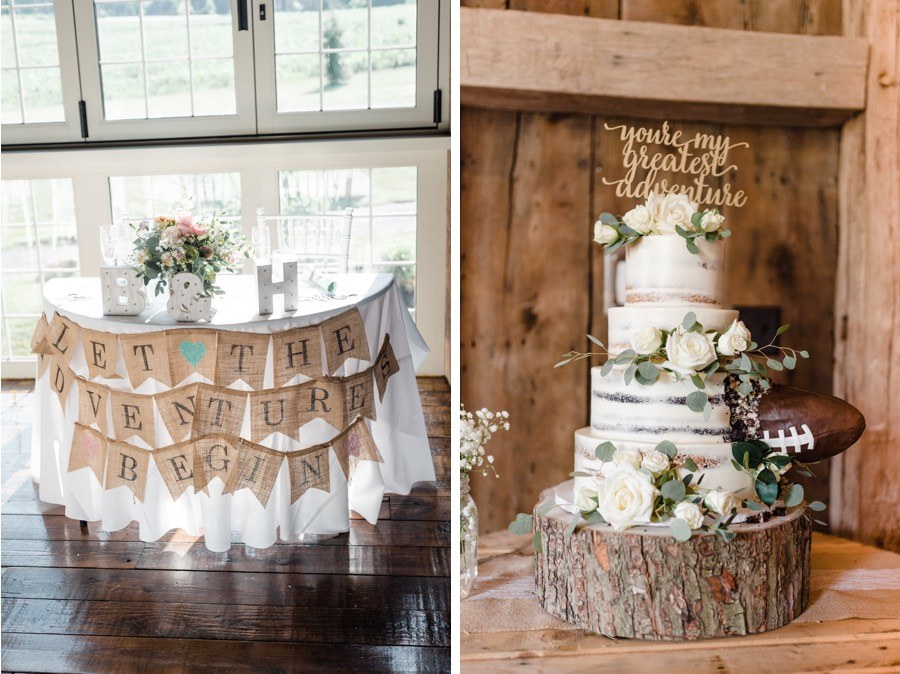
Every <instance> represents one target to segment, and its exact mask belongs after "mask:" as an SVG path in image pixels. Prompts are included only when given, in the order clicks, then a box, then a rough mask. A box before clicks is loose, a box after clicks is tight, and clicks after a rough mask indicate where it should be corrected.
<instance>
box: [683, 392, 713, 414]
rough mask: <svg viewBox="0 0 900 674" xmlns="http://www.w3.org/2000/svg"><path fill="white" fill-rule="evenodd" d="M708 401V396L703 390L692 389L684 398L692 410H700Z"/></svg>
mask: <svg viewBox="0 0 900 674" xmlns="http://www.w3.org/2000/svg"><path fill="white" fill-rule="evenodd" d="M708 402H709V396H708V395H706V393H705V392H704V391H692V392H691V393H688V395H687V398H686V399H685V403H686V404H687V406H688V408H690V410H691V411H692V412H702V411H703V408H704V407H706V403H708Z"/></svg>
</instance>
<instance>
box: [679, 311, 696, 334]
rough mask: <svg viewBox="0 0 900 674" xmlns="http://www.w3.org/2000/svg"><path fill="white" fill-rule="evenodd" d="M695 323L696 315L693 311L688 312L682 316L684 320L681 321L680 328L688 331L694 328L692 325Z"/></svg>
mask: <svg viewBox="0 0 900 674" xmlns="http://www.w3.org/2000/svg"><path fill="white" fill-rule="evenodd" d="M696 322H697V314H695V313H694V312H693V311H689V312H687V313H686V314H685V315H684V318H683V319H682V320H681V327H683V328H684V329H685V330H690V329H691V328H692V327H694V323H696Z"/></svg>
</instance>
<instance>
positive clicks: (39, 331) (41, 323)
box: [31, 314, 53, 355]
mask: <svg viewBox="0 0 900 674" xmlns="http://www.w3.org/2000/svg"><path fill="white" fill-rule="evenodd" d="M49 332H50V323H48V322H47V317H46V316H44V314H41V317H40V318H39V319H38V322H37V325H36V326H34V334H32V335H31V353H37V354H46V355H49V354H51V353H53V349H51V348H50V342H49V341H47V335H48V334H49Z"/></svg>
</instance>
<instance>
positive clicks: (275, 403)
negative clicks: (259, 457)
mask: <svg viewBox="0 0 900 674" xmlns="http://www.w3.org/2000/svg"><path fill="white" fill-rule="evenodd" d="M299 393H300V387H299V386H288V387H286V388H280V389H274V390H271V391H254V392H252V393H250V440H252V441H253V442H261V441H263V440H265V439H266V438H267V437H269V436H270V435H272V433H281V434H282V435H286V436H287V437H289V438H293V439H294V440H297V439H298V438H299V435H298V431H299V430H300V417H299V416H298V413H297V402H298V397H299Z"/></svg>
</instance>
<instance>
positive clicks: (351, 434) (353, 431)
mask: <svg viewBox="0 0 900 674" xmlns="http://www.w3.org/2000/svg"><path fill="white" fill-rule="evenodd" d="M331 446H332V447H333V448H334V453H335V456H337V458H338V461H339V462H340V464H341V468H342V469H343V471H344V475H345V476H346V477H347V480H350V476H351V473H352V471H353V467H354V466H355V465H356V461H377V462H378V463H384V459H383V458H382V456H381V452H379V451H378V447H377V446H376V445H375V440H374V438H373V437H372V434H371V433H370V432H369V427H368V426H367V425H366V421H365V419H363V418H362V417H357V418H356V421H354V422H353V423H352V424H350V425H349V426H348V427H347V429H346V430H345V431H344V432H343V433H341V434H340V435H338V436H337V437H336V438H334V440H332V441H331Z"/></svg>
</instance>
